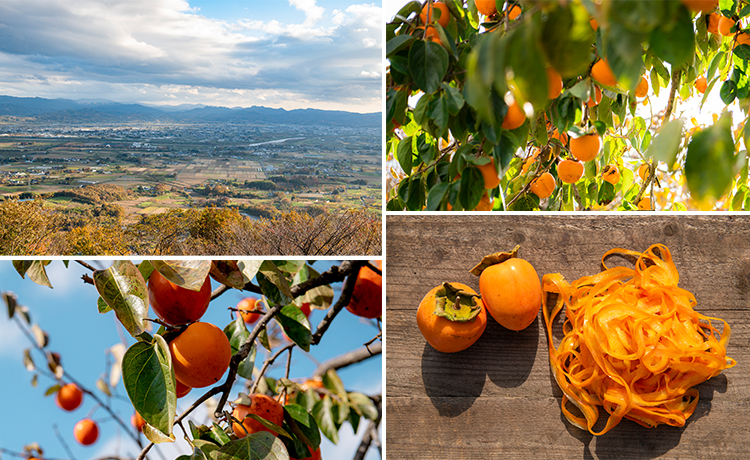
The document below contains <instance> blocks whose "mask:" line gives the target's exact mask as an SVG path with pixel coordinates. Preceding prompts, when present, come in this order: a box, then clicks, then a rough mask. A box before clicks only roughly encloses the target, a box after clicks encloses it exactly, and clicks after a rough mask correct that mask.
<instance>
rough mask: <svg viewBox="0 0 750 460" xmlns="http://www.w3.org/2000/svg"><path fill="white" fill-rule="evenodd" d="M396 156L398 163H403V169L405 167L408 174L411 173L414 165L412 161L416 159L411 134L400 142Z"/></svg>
mask: <svg viewBox="0 0 750 460" xmlns="http://www.w3.org/2000/svg"><path fill="white" fill-rule="evenodd" d="M396 157H397V158H398V164H399V165H401V169H403V170H404V172H405V173H406V174H411V169H412V167H413V165H412V162H413V161H414V150H413V149H412V137H411V136H407V137H405V138H403V139H401V141H400V142H399V143H398V150H397V151H396Z"/></svg>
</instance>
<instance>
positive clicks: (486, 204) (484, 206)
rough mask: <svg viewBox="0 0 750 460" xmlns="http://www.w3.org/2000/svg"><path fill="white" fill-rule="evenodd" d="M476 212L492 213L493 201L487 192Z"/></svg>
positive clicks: (475, 209)
mask: <svg viewBox="0 0 750 460" xmlns="http://www.w3.org/2000/svg"><path fill="white" fill-rule="evenodd" d="M474 211H492V200H490V196H489V195H488V194H487V192H484V195H482V199H481V200H479V204H478V205H477V207H476V208H474Z"/></svg>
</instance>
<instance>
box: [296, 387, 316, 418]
mask: <svg viewBox="0 0 750 460" xmlns="http://www.w3.org/2000/svg"><path fill="white" fill-rule="evenodd" d="M318 401H320V395H318V392H317V391H315V390H314V389H313V388H308V389H307V390H305V391H304V392H302V393H298V394H297V403H298V404H300V405H302V406H303V407H304V408H305V410H306V411H308V412H310V411H312V410H313V408H314V407H315V404H317V403H318Z"/></svg>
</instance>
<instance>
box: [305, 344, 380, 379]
mask: <svg viewBox="0 0 750 460" xmlns="http://www.w3.org/2000/svg"><path fill="white" fill-rule="evenodd" d="M382 352H383V344H382V343H376V344H374V345H371V346H370V345H365V346H363V347H362V348H358V349H356V350H352V351H350V352H348V353H344V354H343V355H339V356H336V357H334V358H331V359H329V360H327V361H323V362H322V363H320V365H319V366H318V367H317V369H315V371H314V372H313V377H319V376H321V375H323V374H325V373H326V372H328V370H329V369H336V370H337V369H341V368H343V367H346V366H350V365H352V364H357V363H360V362H362V361H364V360H366V359H369V358H372V357H373V356H377V355H379V354H381V353H382Z"/></svg>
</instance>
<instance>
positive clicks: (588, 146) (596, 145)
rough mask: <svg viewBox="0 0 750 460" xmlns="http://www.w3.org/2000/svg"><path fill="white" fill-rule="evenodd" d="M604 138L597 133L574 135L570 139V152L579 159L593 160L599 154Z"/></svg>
mask: <svg viewBox="0 0 750 460" xmlns="http://www.w3.org/2000/svg"><path fill="white" fill-rule="evenodd" d="M601 148H602V140H601V139H600V138H599V135H598V134H596V133H592V134H586V135H583V136H580V137H574V138H573V139H571V140H570V153H571V155H573V157H575V159H576V160H579V161H591V160H593V159H594V158H596V156H597V155H598V154H599V149H601Z"/></svg>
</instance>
